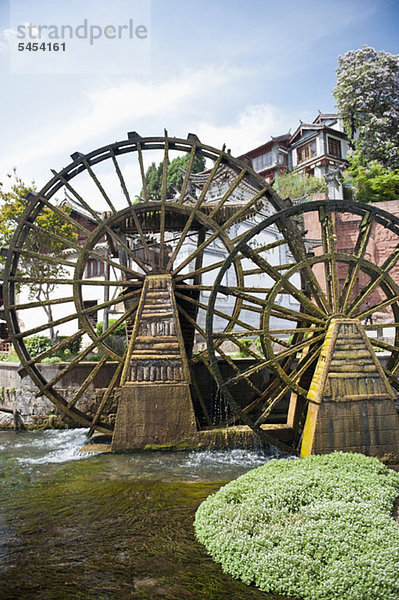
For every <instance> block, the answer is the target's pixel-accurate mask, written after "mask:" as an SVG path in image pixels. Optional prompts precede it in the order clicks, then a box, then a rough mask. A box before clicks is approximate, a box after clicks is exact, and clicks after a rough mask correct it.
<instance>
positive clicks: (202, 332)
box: [177, 304, 206, 339]
mask: <svg viewBox="0 0 399 600" xmlns="http://www.w3.org/2000/svg"><path fill="white" fill-rule="evenodd" d="M177 310H178V311H179V312H180V313H181V314H182V315H183V317H184V318H185V319H187V321H188V322H189V323H190V325H192V326H193V327H194V329H196V330H197V331H198V333H199V334H200V335H201V336H202V337H203V338H204V339H206V334H205V331H204V330H203V329H202V327H200V326H199V324H198V323H197V322H196V321H194V319H193V318H192V317H191V316H190V315H189V314H188V312H187V311H185V310H184V308H183V307H182V306H181V305H180V304H178V305H177Z"/></svg>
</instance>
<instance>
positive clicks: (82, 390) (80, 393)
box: [67, 356, 108, 408]
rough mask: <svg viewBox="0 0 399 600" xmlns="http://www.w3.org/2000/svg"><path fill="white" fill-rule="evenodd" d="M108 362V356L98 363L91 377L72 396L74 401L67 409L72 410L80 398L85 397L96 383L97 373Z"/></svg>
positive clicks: (90, 374)
mask: <svg viewBox="0 0 399 600" xmlns="http://www.w3.org/2000/svg"><path fill="white" fill-rule="evenodd" d="M107 360H108V357H107V356H102V357H101V359H100V360H99V361H98V363H97V364H96V366H95V367H94V369H92V370H91V372H90V373H89V375H88V376H87V377H86V379H85V380H84V382H83V383H82V385H81V386H80V388H79V389H78V391H77V392H75V394H74V395H73V396H72V399H71V400H70V401H69V402H68V404H67V408H72V406H75V404H76V402H77V401H78V400H80V398H81V397H82V396H83V394H84V393H85V391H86V390H87V388H88V387H89V386H90V385H91V384H92V383H93V382H94V379H95V377H96V375H97V373H99V372H100V371H101V369H102V368H103V367H104V365H105V363H106V362H107Z"/></svg>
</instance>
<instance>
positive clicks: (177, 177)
mask: <svg viewBox="0 0 399 600" xmlns="http://www.w3.org/2000/svg"><path fill="white" fill-rule="evenodd" d="M189 160H190V155H189V154H185V155H184V156H177V157H176V158H174V159H173V160H172V161H171V162H170V163H169V164H168V173H167V191H166V197H167V198H171V197H173V196H174V195H175V193H176V190H179V189H180V188H181V185H182V183H183V173H182V171H186V170H187V167H188V163H189ZM204 169H205V158H204V157H203V156H197V155H196V156H195V157H194V161H193V165H192V173H199V172H201V171H203V170H204ZM162 172H163V162H160V163H159V165H158V166H157V165H156V164H155V163H154V162H153V163H151V165H150V166H149V167H148V169H147V172H146V175H145V177H146V182H147V191H148V196H149V198H150V199H151V200H160V199H161V190H162ZM143 193H144V192H143V190H142V191H141V196H143Z"/></svg>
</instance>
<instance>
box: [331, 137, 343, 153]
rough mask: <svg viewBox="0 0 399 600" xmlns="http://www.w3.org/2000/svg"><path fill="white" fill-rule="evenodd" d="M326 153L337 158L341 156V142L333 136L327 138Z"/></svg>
mask: <svg viewBox="0 0 399 600" xmlns="http://www.w3.org/2000/svg"><path fill="white" fill-rule="evenodd" d="M328 154H331V156H337V157H338V158H341V157H342V154H341V142H340V141H339V140H336V139H334V138H331V137H329V138H328Z"/></svg>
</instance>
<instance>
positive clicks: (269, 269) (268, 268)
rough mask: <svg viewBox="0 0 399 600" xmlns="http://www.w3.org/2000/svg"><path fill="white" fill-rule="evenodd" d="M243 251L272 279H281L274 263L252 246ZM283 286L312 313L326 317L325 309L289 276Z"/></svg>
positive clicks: (283, 281) (284, 280)
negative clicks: (264, 257)
mask: <svg viewBox="0 0 399 600" xmlns="http://www.w3.org/2000/svg"><path fill="white" fill-rule="evenodd" d="M242 252H243V253H244V254H245V255H246V256H247V257H248V258H251V259H252V260H253V262H254V263H255V264H257V265H258V267H261V268H263V271H264V272H265V273H267V275H270V277H272V279H274V280H275V281H279V280H280V279H281V275H280V273H279V272H278V271H277V269H275V268H274V267H273V266H272V265H270V264H269V263H268V262H266V261H265V260H264V259H263V258H262V257H261V256H259V255H257V254H256V253H255V252H253V250H252V248H250V247H249V246H245V248H243V250H242ZM282 287H283V288H284V289H285V290H286V291H287V292H289V293H290V294H291V295H292V296H293V297H294V298H295V299H296V300H297V301H298V302H299V303H300V304H301V305H302V306H303V307H305V308H306V309H307V310H308V311H309V312H310V313H311V314H313V315H315V316H318V317H321V318H324V317H325V312H323V310H322V309H321V308H320V307H319V306H317V305H316V304H314V303H313V302H312V301H311V300H309V298H308V297H307V296H306V295H305V294H304V293H303V292H302V291H301V290H299V289H298V288H296V287H295V286H294V285H293V284H292V283H291V282H290V281H289V280H288V279H287V278H284V279H283V280H282Z"/></svg>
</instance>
